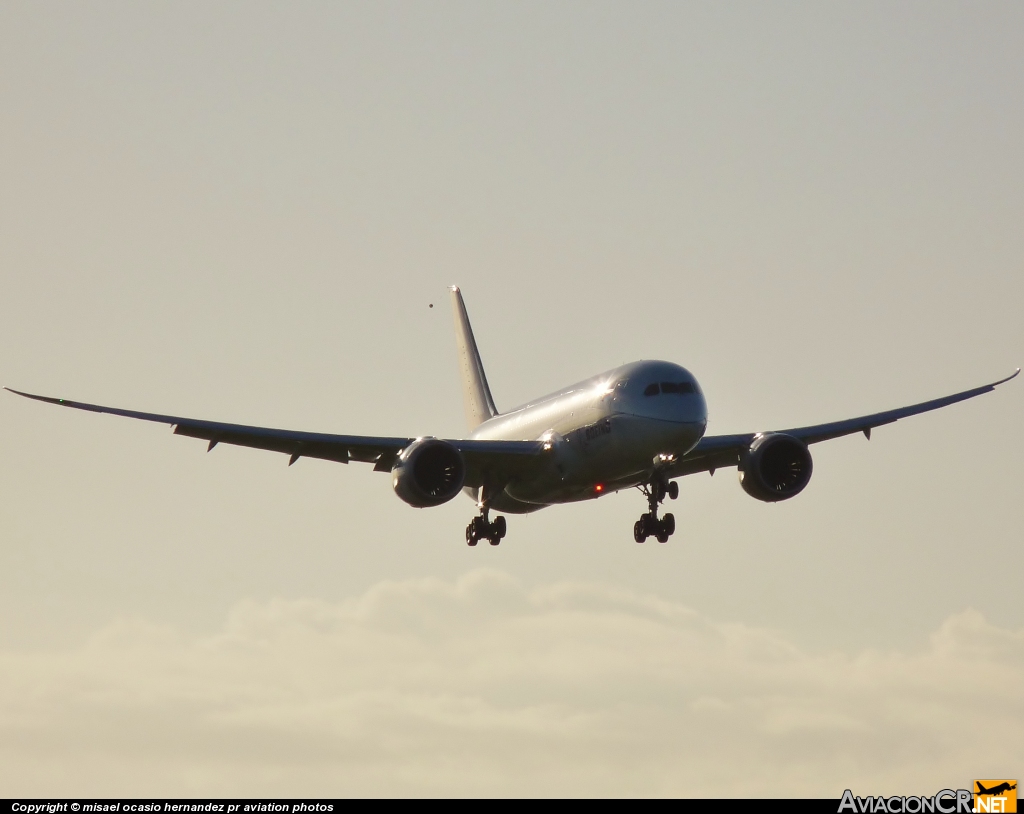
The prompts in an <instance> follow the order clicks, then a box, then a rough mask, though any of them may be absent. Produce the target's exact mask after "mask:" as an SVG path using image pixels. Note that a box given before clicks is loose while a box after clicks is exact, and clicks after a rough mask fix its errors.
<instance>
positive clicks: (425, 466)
mask: <svg viewBox="0 0 1024 814" xmlns="http://www.w3.org/2000/svg"><path fill="white" fill-rule="evenodd" d="M465 480H466V465H465V463H463V460H462V453H460V452H459V451H458V450H457V449H456V448H455V447H453V446H452V445H451V444H449V443H448V442H447V441H439V440H438V439H437V438H419V439H417V440H416V441H413V442H412V443H411V444H409V446H407V447H406V448H405V449H403V450H402V452H401V453H400V454H399V456H398V460H397V461H396V462H395V465H394V467H393V468H392V470H391V482H392V485H393V486H394V487H395V493H396V494H397V495H398V496H399V497H400V498H402V500H404V501H405V502H406V503H408V504H409V505H410V506H415V507H416V508H417V509H422V508H425V507H427V506H440V505H441V504H442V503H447V502H448V501H449V500H451V499H452V498H453V497H455V496H456V495H457V494H458V493H459V491H460V490H461V489H462V484H463V482H464V481H465Z"/></svg>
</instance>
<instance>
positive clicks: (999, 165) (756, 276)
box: [0, 2, 1024, 797]
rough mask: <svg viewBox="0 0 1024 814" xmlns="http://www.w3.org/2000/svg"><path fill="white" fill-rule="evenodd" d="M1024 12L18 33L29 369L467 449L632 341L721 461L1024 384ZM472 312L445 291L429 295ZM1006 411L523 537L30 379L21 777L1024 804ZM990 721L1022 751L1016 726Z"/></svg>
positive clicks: (129, 401)
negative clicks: (463, 376)
mask: <svg viewBox="0 0 1024 814" xmlns="http://www.w3.org/2000/svg"><path fill="white" fill-rule="evenodd" d="M1022 38H1024V9H1022V8H1021V6H1020V5H1019V4H1013V3H988V4H985V5H980V6H979V5H967V4H950V3H939V2H929V3H913V2H909V3H903V4H900V5H898V6H892V5H883V4H831V5H825V6H822V5H820V4H811V3H777V4H771V5H766V4H743V3H735V4H695V3H654V2H650V3H644V4H636V3H628V4H627V3H604V2H588V3H570V2H565V3H560V4H545V3H530V2H516V3H489V4H479V3H455V2H437V3H432V4H422V3H419V4H414V3H387V2H379V3H362V4H356V3H313V2H305V3H288V4H283V3H282V4H271V3H260V2H247V3H228V2H225V3H219V4H216V5H210V4H200V3H188V2H175V3H147V4H131V3H110V2H106V3H104V2H99V3H92V4H89V5H88V6H84V5H83V6H68V5H66V4H56V3H47V2H39V3H26V2H8V3H4V4H2V5H0V110H2V113H0V125H2V126H0V384H3V385H7V386H9V387H16V388H18V389H22V390H28V391H30V392H37V393H44V394H47V395H53V396H60V397H65V398H72V399H77V400H82V401H90V402H94V403H100V404H110V405H115V406H119V407H126V408H132V409H138V410H147V411H154V412H161V413H170V414H176V415H183V416H190V417H195V418H205V419H211V420H222V421H231V422H238V423H251V424H257V425H261V426H273V427H284V428H290V429H302V430H311V431H322V432H338V433H346V434H370V435H402V436H405V435H407V436H410V437H411V436H416V435H435V436H438V437H458V436H459V435H461V434H463V433H465V419H464V416H463V412H462V398H461V390H460V384H459V379H458V370H457V365H456V357H455V343H454V336H453V328H452V318H451V313H450V306H449V303H448V296H447V291H446V287H447V286H449V285H452V284H458V285H459V286H460V287H461V288H462V290H463V293H464V296H465V298H466V304H467V306H468V309H469V313H470V317H471V319H472V321H473V326H474V329H475V332H476V339H477V342H478V345H479V347H480V351H481V354H482V357H483V361H484V364H485V366H486V369H487V375H488V379H489V381H490V385H491V389H492V392H493V394H494V398H495V401H496V403H497V406H498V409H499V410H501V409H503V408H509V407H511V406H514V405H516V404H520V403H523V402H525V401H527V400H528V399H530V398H531V397H533V396H537V395H539V394H542V393H547V392H550V391H552V390H555V389H557V388H559V387H561V386H563V385H565V384H567V383H570V382H573V381H577V380H580V379H582V378H585V377H588V376H590V375H594V374H596V373H599V372H600V371H602V370H606V369H609V368H612V367H615V366H617V365H619V364H622V363H624V362H628V361H632V360H635V359H641V358H645V359H652V358H660V359H667V360H671V361H674V362H677V363H679V364H682V365H684V366H686V367H687V368H688V369H690V370H691V371H692V372H693V373H694V374H695V375H696V376H697V378H698V379H699V381H700V382H701V385H702V388H703V390H704V392H705V394H706V397H707V401H708V406H709V412H710V426H709V432H710V433H713V434H722V433H731V432H750V431H760V430H769V429H778V428H780V427H786V426H796V425H800V424H809V423H817V422H821V421H829V420H835V419H840V418H845V417H850V416H854V415H860V414H864V413H867V412H874V411H877V410H883V409H888V408H892V407H897V406H902V405H905V404H911V403H914V402H917V401H922V400H925V399H929V398H934V397H938V396H941V395H946V394H948V393H952V392H956V391H958V390H962V389H966V388H969V387H973V386H976V385H980V384H984V383H987V382H990V381H994V380H996V379H999V378H1003V377H1004V376H1006V375H1009V374H1010V373H1011V372H1012V371H1013V370H1014V369H1015V368H1017V367H1018V366H1020V365H1021V363H1022V360H1024V321H1022V320H1021V317H1020V304H1021V302H1022V295H1024V229H1021V226H1020V224H1021V222H1022V215H1024V157H1022V153H1021V150H1020V145H1021V144H1022V143H1024V52H1022V49H1021V48H1020V47H1019V44H1020V42H1021V41H1022ZM431 304H432V305H433V306H434V307H433V308H431V307H430V306H431ZM1022 407H1024V387H1022V385H1021V383H1020V381H1019V380H1018V381H1015V382H1012V383H1009V384H1007V385H1005V386H1004V387H1001V388H999V389H998V390H997V391H996V392H995V393H993V394H988V395H985V396H983V397H980V398H978V399H975V400H972V401H970V402H967V403H964V404H959V405H954V406H951V407H949V408H946V409H943V410H940V411H937V412H934V413H930V414H927V415H924V416H918V417H914V418H912V419H908V420H905V421H900V422H899V423H898V424H895V425H890V426H887V427H883V428H879V429H878V430H876V431H875V432H874V433H873V434H872V438H871V440H870V441H866V440H865V439H864V438H863V436H861V435H857V436H855V437H850V438H845V439H839V440H835V441H831V442H828V443H825V444H820V445H816V446H814V447H812V454H813V455H814V464H815V466H814V477H813V479H812V481H811V483H810V485H809V486H808V488H807V489H806V490H805V491H804V492H803V493H802V494H801V495H800V496H799V497H797V498H796V499H794V500H792V501H787V502H785V503H781V504H775V505H768V504H763V503H759V502H757V501H755V500H752V499H751V498H749V497H748V496H747V495H746V494H745V493H744V492H743V491H742V489H740V487H739V484H738V483H737V481H736V476H735V471H734V470H725V471H719V472H718V473H716V475H715V476H714V477H708V476H707V475H697V476H691V477H688V478H685V479H683V480H682V481H681V482H680V487H681V488H680V498H679V500H678V501H676V502H675V503H673V504H671V510H672V511H673V513H674V514H675V516H676V520H677V531H676V534H675V536H674V537H673V538H672V539H671V541H670V543H668V544H666V545H658V544H652V543H648V544H645V545H643V546H638V545H636V544H635V543H634V542H633V541H632V535H631V528H632V524H633V522H634V520H635V519H636V518H637V517H638V516H639V514H640V513H641V512H642V511H644V510H645V503H644V501H643V498H642V496H641V495H639V494H638V493H636V492H632V491H630V492H623V493H620V494H616V495H608V496H605V497H603V498H601V499H600V500H598V501H593V502H588V503H586V504H580V505H573V506H564V507H553V508H550V509H546V510H544V511H542V512H539V513H537V514H535V515H530V516H528V517H518V516H516V517H511V518H510V519H509V523H508V529H509V530H508V537H506V539H505V540H504V541H503V542H502V544H501V545H500V546H498V547H494V548H492V547H491V546H480V547H477V548H475V549H471V548H468V547H467V546H466V545H465V542H464V527H465V525H466V523H467V522H468V521H469V519H470V518H471V517H472V516H473V514H474V508H473V506H472V504H471V503H470V501H468V500H466V499H465V498H463V497H461V496H460V497H459V498H457V499H456V500H454V501H452V502H451V503H448V504H445V505H444V506H441V507H438V508H435V509H425V510H416V509H412V508H411V507H408V506H406V505H405V504H404V503H402V502H401V501H400V500H399V499H398V498H397V497H396V496H395V495H394V493H393V491H392V489H391V484H390V479H389V478H388V477H387V475H381V474H380V473H374V472H372V470H371V468H370V467H367V466H362V465H358V464H351V465H349V466H339V465H337V464H333V463H330V462H324V461H313V460H305V459H303V460H300V461H299V462H298V463H297V464H296V465H295V466H292V467H288V466H287V465H286V464H287V458H285V457H284V456H281V455H276V454H272V453H266V452H260V451H256V450H247V449H238V448H230V447H227V448H225V446H224V445H221V446H219V447H217V449H216V450H214V451H213V452H210V453H209V454H207V452H206V445H205V443H204V442H200V441H195V440H192V439H184V438H180V437H173V436H171V434H170V431H169V429H168V428H166V427H162V426H159V425H152V424H145V423H141V422H133V421H129V420H126V419H118V418H114V417H108V416H96V415H91V414H84V413H80V412H77V411H71V410H60V409H57V408H55V407H51V406H48V405H43V404H39V403H35V402H29V401H26V400H22V399H19V398H17V397H16V396H13V395H10V394H7V393H0V664H2V665H3V669H0V755H3V759H2V760H0V787H2V788H3V789H5V791H6V792H7V793H10V794H14V795H58V794H59V795H63V796H69V795H77V794H83V795H84V794H96V795H117V794H133V795H144V794H167V795H171V794H173V795H204V794H252V795H280V794H287V795H361V794H370V795H373V794H402V795H433V794H444V795H451V794H455V795H463V794H466V795H537V794H544V795H642V796H646V795H652V796H657V795H683V796H688V795H711V796H726V795H741V796H743V795H747V796H763V795H796V796H805V795H826V796H836V797H838V796H839V794H841V792H842V790H843V789H844V788H848V787H849V788H853V789H854V790H855V791H857V792H858V793H871V794H878V793H883V794H890V793H929V794H930V793H934V791H937V790H938V789H940V788H945V787H953V788H956V787H960V786H964V785H966V784H967V783H969V782H970V780H971V779H972V778H974V777H1001V776H1007V777H1018V776H1019V774H1020V767H1021V766H1022V765H1024V747H1021V745H1020V742H1019V738H1016V737H1013V736H1012V733H1014V732H1019V731H1020V729H1021V728H1022V726H1024V701H1022V697H1021V694H1020V687H1021V686H1024V606H1022V604H1021V603H1020V600H1019V593H1020V591H1019V587H1020V574H1021V573H1022V566H1024V551H1022V549H1024V546H1022V544H1021V543H1022V539H1024V534H1022V526H1021V521H1020V511H1019V509H1020V506H1021V503H1022V498H1024V489H1022V486H1021V483H1022V481H1021V475H1020V466H1019V462H1020V461H1021V460H1022V455H1024V439H1022V436H1021V433H1020V431H1019V425H1020V419H1021V415H1022ZM993 721H998V726H994V725H993Z"/></svg>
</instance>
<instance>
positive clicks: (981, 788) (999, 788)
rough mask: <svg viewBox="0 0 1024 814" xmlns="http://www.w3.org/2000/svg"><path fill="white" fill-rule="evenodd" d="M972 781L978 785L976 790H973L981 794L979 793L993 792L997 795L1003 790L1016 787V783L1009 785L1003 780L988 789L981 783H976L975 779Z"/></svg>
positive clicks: (1011, 789) (1010, 789)
mask: <svg viewBox="0 0 1024 814" xmlns="http://www.w3.org/2000/svg"><path fill="white" fill-rule="evenodd" d="M974 782H975V783H976V784H977V786H978V790H977V791H976V792H975V794H981V795H985V794H994V795H997V796H998V795H1000V794H1002V793H1003V792H1006V791H1013V790H1014V789H1015V788H1017V784H1016V783H1014V784H1013V785H1012V786H1011V785H1010V784H1009V783H1007V782H1006V781H1005V780H1004V781H1003V782H1002V783H1000V784H999V785H998V786H993V787H992V788H990V789H987V788H985V787H984V786H983V785H981V783H978V781H977V780H975V781H974Z"/></svg>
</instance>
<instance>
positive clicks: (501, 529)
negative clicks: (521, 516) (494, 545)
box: [494, 516, 508, 540]
mask: <svg viewBox="0 0 1024 814" xmlns="http://www.w3.org/2000/svg"><path fill="white" fill-rule="evenodd" d="M507 531H508V527H507V525H506V523H505V518H504V516H498V517H495V518H494V533H495V534H496V535H497V536H498V539H499V540H501V539H503V538H504V537H505V532H507Z"/></svg>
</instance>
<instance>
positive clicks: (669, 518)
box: [661, 512, 676, 537]
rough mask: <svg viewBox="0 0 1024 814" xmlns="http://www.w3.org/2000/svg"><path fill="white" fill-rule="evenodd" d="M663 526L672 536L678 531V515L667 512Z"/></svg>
mask: <svg viewBox="0 0 1024 814" xmlns="http://www.w3.org/2000/svg"><path fill="white" fill-rule="evenodd" d="M661 527H662V528H663V529H664V530H665V534H666V535H667V536H668V537H671V536H672V535H673V534H675V533H676V516H675V515H674V514H672V513H671V512H669V513H667V514H666V515H665V517H664V518H663V519H662V521H661Z"/></svg>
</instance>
